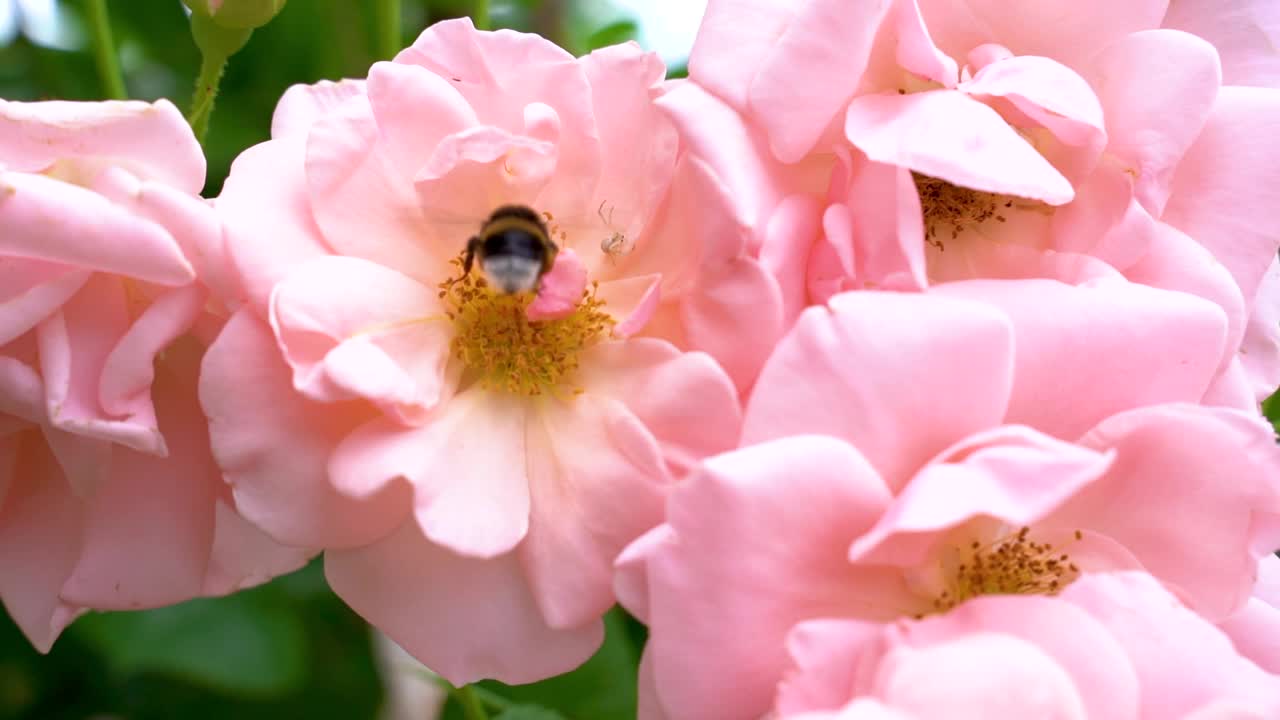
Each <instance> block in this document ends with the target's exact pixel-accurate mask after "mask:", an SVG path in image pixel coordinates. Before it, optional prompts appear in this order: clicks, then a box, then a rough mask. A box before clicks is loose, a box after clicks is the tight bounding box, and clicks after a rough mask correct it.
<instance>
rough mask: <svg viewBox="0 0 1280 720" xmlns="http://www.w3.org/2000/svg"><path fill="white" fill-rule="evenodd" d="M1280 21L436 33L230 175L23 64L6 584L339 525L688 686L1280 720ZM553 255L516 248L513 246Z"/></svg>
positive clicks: (399, 560)
mask: <svg viewBox="0 0 1280 720" xmlns="http://www.w3.org/2000/svg"><path fill="white" fill-rule="evenodd" d="M1277 44H1280V12H1278V11H1277V10H1276V9H1275V8H1274V7H1273V5H1272V3H1270V2H1269V0H1127V1H1126V2H1119V3H1117V2H1102V1H1101V0H1070V1H1069V2H1068V1H1067V0H1035V1H1034V2H1033V1H1029V0H1021V1H1018V2H1014V1H1012V0H965V1H964V2H953V1H952V0H854V1H852V2H851V1H850V0H803V1H801V2H784V1H783V0H712V2H711V3H710V4H709V7H708V10H707V14H706V17H705V18H704V20H703V24H702V27H701V28H700V31H699V35H698V38H697V42H696V45H695V47H694V49H693V53H692V56H691V58H690V64H689V78H687V79H681V80H666V79H665V76H666V68H665V67H664V65H663V64H662V62H661V61H660V60H659V59H658V58H657V57H656V56H654V55H653V54H651V53H646V52H643V51H641V50H640V49H639V48H638V47H637V46H635V45H633V44H628V45H619V46H613V47H609V48H605V49H602V50H597V51H595V52H593V53H591V54H589V55H586V56H584V57H580V58H575V57H573V56H571V55H569V54H568V53H566V52H564V51H563V50H561V49H559V48H557V47H556V46H554V45H552V44H551V43H549V42H547V41H546V40H544V39H542V38H539V37H537V36H533V35H526V34H521V33H516V32H512V31H498V32H481V31H477V30H476V29H475V28H474V27H472V25H471V23H470V22H469V21H467V20H454V21H447V22H442V23H438V24H436V25H433V26H432V27H430V28H428V29H427V30H426V31H425V32H423V33H422V35H421V36H420V37H419V38H418V40H417V41H416V42H415V43H414V44H413V45H412V46H410V47H408V48H407V49H405V50H404V51H402V52H401V53H400V54H399V55H398V56H397V57H396V58H395V59H394V61H391V62H379V63H377V64H375V65H373V67H371V68H370V70H369V73H368V76H367V77H366V78H364V79H360V80H343V81H340V82H320V83H317V84H314V85H306V86H302V85H300V86H295V87H292V88H290V89H289V90H288V91H287V92H286V93H285V94H284V96H283V97H282V98H281V99H280V101H279V104H278V106H277V108H276V112H275V115H274V118H273V121H272V129H271V139H270V140H269V141H267V142H264V143H262V144H259V145H257V146H254V147H252V148H249V149H248V150H246V151H244V153H243V154H241V155H240V156H239V158H238V159H237V160H236V161H235V164H234V165H233V167H232V171H231V174H230V177H229V178H228V179H227V181H226V184H225V186H224V187H223V189H222V191H221V194H220V195H219V196H218V197H216V198H212V199H210V200H205V199H202V198H200V197H199V191H200V188H201V186H202V185H203V182H204V174H205V165H204V159H203V156H202V154H201V150H200V147H199V145H198V143H197V142H196V140H195V138H194V136H193V135H192V133H191V131H190V130H189V129H188V127H187V125H186V123H185V122H184V120H183V118H182V117H181V115H180V114H179V113H178V112H177V111H176V109H175V108H174V107H173V106H172V105H171V104H169V103H168V102H166V101H159V102H157V103H153V104H148V103H142V102H125V101H120V102H103V103H69V102H41V103H18V102H3V101H0V600H3V603H4V606H5V608H6V609H7V610H8V612H9V614H10V615H11V616H12V617H13V619H14V620H15V622H16V623H17V624H18V625H19V627H21V629H22V630H23V631H24V632H25V633H26V635H27V636H28V637H29V638H30V639H31V641H32V643H33V644H34V645H35V646H36V647H38V648H40V649H42V650H47V649H48V648H49V646H50V645H51V644H52V643H53V641H54V640H55V639H56V637H57V636H58V634H59V633H60V632H61V631H62V630H63V629H64V628H65V627H66V626H67V625H68V624H69V623H70V622H71V621H72V620H74V618H75V617H77V616H78V615H79V614H81V613H83V612H85V611H88V610H121V609H134V608H147V607H158V606H162V605H167V604H172V603H175V602H180V601H182V600H185V599H188V598H192V597H198V596H209V595H219V594H225V593H228V592H232V591H235V590H237V589H240V588H243V587H246V586H249V585H253V584H257V583H260V582H263V581H265V580H267V579H270V578H271V577H274V576H276V575H279V574H282V573H285V572H289V571H291V570H293V569H296V568H298V567H300V566H301V565H302V564H304V563H305V562H306V561H307V560H308V559H310V558H311V557H313V556H315V555H316V554H318V553H323V554H324V568H325V575H326V577H327V579H328V582H329V584H330V585H331V587H332V588H333V590H334V591H335V592H336V593H337V594H338V595H339V596H340V597H341V598H342V599H343V600H344V601H346V602H347V603H348V604H349V605H350V606H351V607H352V608H354V609H355V610H356V611H357V612H358V613H360V614H361V615H362V616H364V617H365V618H367V619H368V620H369V622H371V623H372V624H373V625H375V626H377V627H378V628H379V629H381V630H382V631H383V632H385V633H386V634H387V635H388V636H390V637H391V638H392V639H394V640H395V641H396V642H397V643H398V644H400V645H401V646H402V647H403V648H405V649H406V650H407V651H408V652H409V653H411V654H412V655H413V656H415V657H416V658H418V659H419V660H421V661H422V662H423V663H425V664H426V665H427V666H429V667H430V668H432V669H433V670H435V671H436V672H438V673H439V674H441V675H442V676H443V677H445V678H447V679H448V680H449V681H451V682H453V683H455V684H461V683H466V682H471V681H474V680H477V679H481V678H496V679H499V680H502V681H504V682H508V683H522V682H531V681H534V680H538V679H542V678H546V677H549V676H552V675H555V674H559V673H562V672H566V671H568V670H570V669H572V668H574V667H575V666H577V665H579V664H580V663H582V662H583V661H584V660H585V659H586V658H587V657H589V656H590V655H591V654H592V652H593V651H594V650H595V649H596V648H597V647H598V646H599V645H600V643H601V640H602V637H603V625H602V620H601V618H602V615H603V614H604V613H605V611H606V610H608V609H609V608H610V607H611V606H613V605H614V604H615V603H617V602H620V603H621V604H622V605H623V606H624V607H625V608H626V609H627V610H629V611H630V612H631V613H632V614H633V615H635V616H636V617H637V618H639V619H640V620H641V621H642V622H644V623H645V624H646V625H647V626H648V629H649V638H648V643H647V646H646V649H645V653H644V658H643V660H642V663H641V667H640V680H639V682H640V688H641V707H640V715H641V717H642V718H647V719H651V720H652V719H659V718H671V719H673V720H685V719H690V720H702V719H707V720H718V719H724V720H733V719H738V718H742V719H748V720H751V719H756V718H764V717H769V718H776V719H778V720H782V719H785V718H794V719H796V720H799V719H800V718H805V719H807V720H819V719H831V720H836V719H839V720H855V719H857V720H871V719H876V720H907V719H911V718H918V719H927V718H942V717H946V718H975V719H976V718H1055V719H1059V718H1060V719H1063V720H1066V719H1074V718H1115V719H1117V720H1123V719H1129V718H1135V719H1136V718H1195V719H1196V720H1209V719H1215V718H1263V719H1265V718H1274V717H1280V560H1278V559H1277V558H1276V557H1274V556H1273V555H1272V553H1273V552H1274V551H1276V550H1277V549H1280V446H1278V445H1277V442H1276V434H1275V431H1274V429H1273V428H1272V426H1271V425H1270V424H1268V422H1267V421H1266V420H1265V419H1264V418H1263V417H1262V414H1261V412H1260V403H1261V402H1262V401H1263V400H1264V399H1265V398H1267V397H1268V396H1269V395H1270V394H1271V393H1272V392H1273V391H1275V389H1276V387H1277V385H1280V262H1278V261H1277V250H1278V249H1280V221H1278V220H1277V216H1276V211H1277V209H1280V52H1277V51H1276V46H1277ZM508 282H509V283H511V284H510V286H508V285H507V283H508Z"/></svg>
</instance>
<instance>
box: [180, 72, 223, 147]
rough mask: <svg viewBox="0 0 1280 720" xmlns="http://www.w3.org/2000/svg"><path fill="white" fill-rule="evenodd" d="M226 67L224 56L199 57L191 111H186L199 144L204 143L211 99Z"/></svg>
mask: <svg viewBox="0 0 1280 720" xmlns="http://www.w3.org/2000/svg"><path fill="white" fill-rule="evenodd" d="M226 69H227V59H226V58H225V57H212V56H209V55H205V56H203V57H202V58H201V59H200V76H199V77H197V78H196V90H195V93H194V94H193V95H192V96H191V111H190V112H189V113H187V122H188V123H190V125H191V132H193V133H195V136H196V140H199V141H200V143H201V144H204V136H205V134H206V133H208V132H209V116H210V115H212V114H213V100H214V98H216V97H218V84H219V83H221V82H222V73H223V71H224V70H226Z"/></svg>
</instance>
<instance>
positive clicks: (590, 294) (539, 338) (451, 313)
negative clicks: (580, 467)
mask: <svg viewBox="0 0 1280 720" xmlns="http://www.w3.org/2000/svg"><path fill="white" fill-rule="evenodd" d="M451 263H452V264H453V265H454V267H455V269H456V270H457V276H456V277H451V278H449V279H448V280H445V281H444V282H443V283H440V286H439V287H440V293H439V295H440V298H441V300H443V301H444V304H445V313H446V315H448V317H449V319H450V320H452V321H453V325H454V336H453V344H452V347H451V349H452V351H453V356H454V357H455V358H457V359H458V360H459V361H461V362H462V363H463V365H465V366H466V367H467V369H468V370H470V371H472V372H473V373H475V375H476V376H477V378H478V381H479V382H480V383H482V384H483V385H484V386H486V387H489V388H491V389H495V390H505V391H506V392H510V393H513V394H517V395H541V394H543V393H547V392H554V391H555V390H557V389H561V388H562V386H563V384H564V382H565V381H566V380H567V379H568V378H570V377H571V376H572V374H573V373H574V371H576V370H577V369H578V355H579V354H580V353H581V352H582V351H583V350H584V349H586V348H587V347H589V346H591V345H593V344H595V343H596V342H598V341H599V340H600V339H602V338H604V337H606V336H608V334H609V333H610V331H612V329H613V325H614V320H613V318H612V317H610V316H609V315H608V314H607V313H605V312H604V310H603V309H602V308H603V307H604V301H603V300H600V299H599V298H597V297H596V294H595V293H596V286H595V284H594V283H593V284H592V285H591V286H590V287H588V288H587V289H586V290H585V291H583V293H582V300H581V301H579V303H578V306H577V307H576V308H574V310H573V312H572V313H570V314H569V315H567V316H565V317H562V318H557V319H554V320H541V321H536V322H535V321H530V320H529V319H528V317H527V316H526V315H525V311H526V309H527V308H528V307H529V303H531V302H533V299H534V295H533V294H532V293H518V294H514V295H505V294H502V293H496V292H493V290H492V289H490V288H489V287H488V283H486V282H485V280H484V278H483V277H481V276H480V274H479V273H474V274H465V273H463V272H462V259H461V258H455V259H453V260H452V261H451Z"/></svg>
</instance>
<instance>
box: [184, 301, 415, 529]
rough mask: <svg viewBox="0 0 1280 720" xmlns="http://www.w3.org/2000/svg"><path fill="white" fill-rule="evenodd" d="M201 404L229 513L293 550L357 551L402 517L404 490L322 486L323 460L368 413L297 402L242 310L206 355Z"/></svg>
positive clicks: (272, 347)
mask: <svg viewBox="0 0 1280 720" xmlns="http://www.w3.org/2000/svg"><path fill="white" fill-rule="evenodd" d="M200 403H201V405H202V406H203V407H204V412H205V414H206V415H207V416H208V418H209V435H210V439H211V441H212V443H211V444H212V448H213V455H214V458H215V459H217V461H218V464H219V465H220V466H221V468H222V471H223V476H224V478H225V479H226V481H227V482H228V483H229V484H230V485H231V487H232V489H233V490H234V493H235V501H236V507H237V508H238V509H239V511H240V512H241V513H242V514H244V516H245V517H246V518H248V519H249V520H250V521H252V522H253V523H255V524H256V525H258V526H259V527H261V528H262V529H264V530H266V531H267V532H268V533H270V534H271V536H272V537H274V538H276V539H277V540H279V541H281V542H285V543H287V544H290V545H297V546H300V547H330V548H331V547H344V546H352V545H363V544H366V543H369V542H372V541H373V540H375V539H377V538H379V537H382V536H384V535H386V534H387V533H388V532H390V531H391V530H393V529H394V528H395V527H396V526H398V525H399V523H400V522H401V521H402V520H403V518H404V517H405V515H406V514H407V512H408V506H409V492H408V490H407V489H406V488H389V489H388V490H387V491H386V492H383V493H381V494H379V495H375V496H373V497H370V498H366V499H363V500H356V499H353V498H350V497H346V496H344V495H342V494H340V493H338V491H337V490H336V489H335V488H334V487H333V486H332V485H331V484H330V483H329V478H328V463H329V455H330V454H331V453H332V452H333V449H334V448H335V447H337V445H338V443H339V441H341V440H342V438H343V437H345V436H346V435H347V434H348V433H350V432H351V431H352V430H353V429H355V428H356V427H357V426H359V425H360V424H361V423H362V422H365V421H366V420H368V419H369V418H370V417H372V416H373V414H374V411H373V410H372V409H371V408H369V407H367V406H365V405H363V404H358V403H351V402H348V403H340V404H331V405H324V404H320V403H316V402H313V401H309V400H307V399H305V398H304V397H302V396H301V395H299V394H297V393H296V392H295V391H294V390H293V385H292V382H291V381H290V372H289V367H288V366H287V365H285V363H284V361H283V360H281V359H280V351H279V349H278V348H277V346H276V341H275V338H274V337H272V335H271V330H270V328H268V327H267V325H266V323H264V322H262V321H261V320H259V319H258V318H257V317H256V315H254V314H253V313H252V312H251V311H249V310H241V311H240V312H238V313H236V314H235V315H233V316H232V317H231V320H230V321H228V323H227V326H226V328H224V329H223V331H222V334H221V335H219V336H218V339H217V341H216V342H214V344H213V345H212V346H210V348H209V350H208V352H207V353H206V354H205V358H204V363H203V366H202V370H201V375H200Z"/></svg>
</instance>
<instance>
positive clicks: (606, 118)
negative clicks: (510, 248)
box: [580, 44, 680, 265]
mask: <svg viewBox="0 0 1280 720" xmlns="http://www.w3.org/2000/svg"><path fill="white" fill-rule="evenodd" d="M581 63H582V69H583V72H584V73H586V76H587V80H588V81H589V82H590V83H591V105H592V112H593V114H594V116H595V121H596V131H597V133H598V134H599V135H600V153H601V164H600V183H599V185H598V186H597V187H596V198H594V200H597V202H596V205H597V208H596V209H597V210H599V211H602V212H604V213H605V216H606V218H607V219H608V220H609V224H611V225H612V226H613V228H616V230H615V229H611V228H605V230H606V231H608V232H621V233H623V234H624V235H625V236H626V237H628V238H635V237H638V235H639V234H640V231H641V229H642V228H644V227H645V226H646V225H647V224H648V222H649V220H650V218H651V217H652V215H653V214H654V212H656V211H657V208H658V205H659V204H660V203H661V202H662V200H663V197H664V195H665V194H666V192H667V189H668V187H669V186H670V182H671V177H672V175H673V174H674V171H675V165H676V153H677V150H678V149H679V142H680V141H679V136H678V135H677V134H676V129H675V126H674V125H672V123H671V121H670V120H669V119H668V118H667V116H666V114H665V113H664V112H663V110H662V109H660V108H659V106H658V105H657V104H656V103H654V101H653V93H654V89H655V88H656V87H657V85H658V84H659V83H660V82H662V79H663V77H664V76H665V75H666V68H665V67H664V66H663V63H662V60H661V59H660V58H659V57H658V56H657V55H655V54H654V53H650V52H643V51H641V50H640V48H638V47H636V46H635V45H632V44H625V45H612V46H609V47H606V48H602V49H599V50H596V51H594V52H592V53H591V54H590V55H587V56H586V57H584V58H582V60H581ZM601 203H603V204H604V207H603V208H600V207H599V206H600V204H601ZM605 237H607V235H605ZM599 239H603V238H598V239H597V240H599ZM591 250H592V247H587V248H585V249H580V251H582V252H584V257H585V258H591V257H592V256H591V255H590V254H589V253H590V252H591ZM596 257H599V256H596ZM587 263H588V265H592V262H591V261H590V260H588V261H587Z"/></svg>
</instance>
